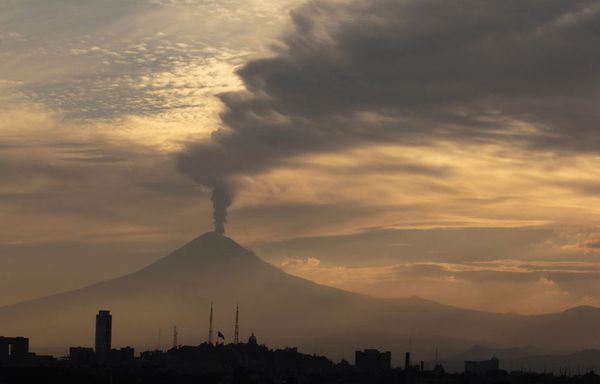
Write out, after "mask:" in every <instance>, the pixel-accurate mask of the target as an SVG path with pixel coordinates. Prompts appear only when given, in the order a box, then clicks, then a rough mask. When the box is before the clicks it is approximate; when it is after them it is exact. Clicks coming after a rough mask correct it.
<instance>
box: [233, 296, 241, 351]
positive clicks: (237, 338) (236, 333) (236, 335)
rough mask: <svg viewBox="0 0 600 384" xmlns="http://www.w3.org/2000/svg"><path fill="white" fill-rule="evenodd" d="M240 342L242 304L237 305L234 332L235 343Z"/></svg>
mask: <svg viewBox="0 0 600 384" xmlns="http://www.w3.org/2000/svg"><path fill="white" fill-rule="evenodd" d="M239 343H240V306H239V305H236V306H235V331H234V332H233V344H239Z"/></svg>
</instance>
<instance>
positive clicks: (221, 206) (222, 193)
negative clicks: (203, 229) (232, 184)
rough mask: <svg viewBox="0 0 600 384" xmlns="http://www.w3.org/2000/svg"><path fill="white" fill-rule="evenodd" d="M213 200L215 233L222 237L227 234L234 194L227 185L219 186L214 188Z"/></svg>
mask: <svg viewBox="0 0 600 384" xmlns="http://www.w3.org/2000/svg"><path fill="white" fill-rule="evenodd" d="M211 200H212V203H213V219H214V224H215V233H218V234H219V235H222V234H224V233H225V223H226V222H227V208H229V206H230V205H231V203H232V202H233V193H232V192H231V189H230V188H229V187H228V186H227V185H225V184H218V185H216V186H215V187H214V188H213V191H212V196H211Z"/></svg>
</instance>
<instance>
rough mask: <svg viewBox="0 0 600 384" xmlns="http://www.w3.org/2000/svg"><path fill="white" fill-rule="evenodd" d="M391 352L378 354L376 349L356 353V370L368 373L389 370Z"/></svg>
mask: <svg viewBox="0 0 600 384" xmlns="http://www.w3.org/2000/svg"><path fill="white" fill-rule="evenodd" d="M391 364H392V354H391V352H379V351H378V350H377V349H365V350H364V351H356V355H355V365H356V369H359V370H361V371H368V372H381V371H387V370H389V369H390V368H391Z"/></svg>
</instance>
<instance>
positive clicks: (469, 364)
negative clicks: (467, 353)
mask: <svg viewBox="0 0 600 384" xmlns="http://www.w3.org/2000/svg"><path fill="white" fill-rule="evenodd" d="M499 369H500V361H499V360H498V359H497V358H496V357H492V358H491V359H489V360H483V361H465V373H469V374H474V375H485V374H486V373H489V372H493V371H497V370H499Z"/></svg>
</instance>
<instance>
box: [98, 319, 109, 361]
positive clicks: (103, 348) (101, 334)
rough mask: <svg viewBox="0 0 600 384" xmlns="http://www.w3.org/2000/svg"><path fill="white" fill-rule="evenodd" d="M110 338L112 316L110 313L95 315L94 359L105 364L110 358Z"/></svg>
mask: <svg viewBox="0 0 600 384" xmlns="http://www.w3.org/2000/svg"><path fill="white" fill-rule="evenodd" d="M111 337H112V316H111V314H110V311H100V312H98V314H97V315H96V348H95V351H96V358H97V359H98V361H99V362H101V363H105V362H107V361H108V359H109V357H110V348H111Z"/></svg>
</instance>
